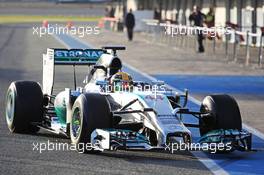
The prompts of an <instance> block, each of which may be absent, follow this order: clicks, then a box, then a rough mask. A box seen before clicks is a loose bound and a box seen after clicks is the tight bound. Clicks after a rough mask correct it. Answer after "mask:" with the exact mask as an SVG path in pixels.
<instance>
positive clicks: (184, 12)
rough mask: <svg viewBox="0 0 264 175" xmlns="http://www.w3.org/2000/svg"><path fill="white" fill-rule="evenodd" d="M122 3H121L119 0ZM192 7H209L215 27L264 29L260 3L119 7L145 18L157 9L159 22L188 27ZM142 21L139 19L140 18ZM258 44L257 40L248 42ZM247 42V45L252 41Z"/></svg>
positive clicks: (187, 0)
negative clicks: (213, 15)
mask: <svg viewBox="0 0 264 175" xmlns="http://www.w3.org/2000/svg"><path fill="white" fill-rule="evenodd" d="M120 2H121V1H120ZM194 5H197V6H200V7H201V10H202V12H203V13H205V14H206V13H207V12H208V11H209V8H210V7H213V8H214V11H215V26H226V22H231V23H234V24H236V25H238V28H237V30H240V31H249V32H252V33H261V30H260V27H263V26H264V1H263V0H124V1H122V6H123V7H125V8H126V9H130V8H131V9H133V10H134V11H135V12H136V13H137V12H139V11H141V13H142V11H145V12H146V13H145V14H148V15H146V17H147V16H148V18H149V16H153V13H154V9H155V8H156V9H157V10H158V11H159V12H161V20H163V21H171V22H172V23H176V24H183V25H190V23H189V20H188V18H189V15H190V14H191V12H192V8H193V6H194ZM150 14H151V15H150ZM140 19H142V17H141V18H140ZM250 40H251V41H252V43H258V40H259V38H257V39H255V38H253V39H250ZM251 41H250V42H251Z"/></svg>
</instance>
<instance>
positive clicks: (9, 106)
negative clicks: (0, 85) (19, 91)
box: [6, 90, 15, 124]
mask: <svg viewBox="0 0 264 175" xmlns="http://www.w3.org/2000/svg"><path fill="white" fill-rule="evenodd" d="M14 113H15V99H14V93H13V92H12V91H11V90H9V91H8V93H7V99H6V120H7V123H8V124H10V123H12V121H13V119H14Z"/></svg>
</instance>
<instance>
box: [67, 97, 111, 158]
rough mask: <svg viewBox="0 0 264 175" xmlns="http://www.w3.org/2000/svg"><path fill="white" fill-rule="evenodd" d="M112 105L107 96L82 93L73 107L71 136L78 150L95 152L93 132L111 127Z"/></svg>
mask: <svg viewBox="0 0 264 175" xmlns="http://www.w3.org/2000/svg"><path fill="white" fill-rule="evenodd" d="M110 114H111V113H110V106H109V103H108V101H107V99H106V97H105V96H103V95H101V94H95V93H87V94H82V95H80V96H79V97H78V98H77V99H76V101H75V102H74V105H73V107H72V119H71V122H70V136H71V141H72V143H73V144H74V145H75V146H76V148H77V150H78V152H80V153H88V152H93V149H92V148H91V133H92V132H93V131H94V130H95V129H97V128H98V129H103V128H110V127H111V115H110Z"/></svg>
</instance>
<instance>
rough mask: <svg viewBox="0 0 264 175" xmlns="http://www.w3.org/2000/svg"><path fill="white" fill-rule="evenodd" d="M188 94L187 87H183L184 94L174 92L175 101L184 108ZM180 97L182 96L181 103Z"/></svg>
mask: <svg viewBox="0 0 264 175" xmlns="http://www.w3.org/2000/svg"><path fill="white" fill-rule="evenodd" d="M188 96H189V91H188V89H184V94H179V93H176V94H175V102H176V103H177V104H178V105H179V106H181V107H182V108H185V107H186V105H187V103H188ZM181 98H184V101H183V104H182V105H181Z"/></svg>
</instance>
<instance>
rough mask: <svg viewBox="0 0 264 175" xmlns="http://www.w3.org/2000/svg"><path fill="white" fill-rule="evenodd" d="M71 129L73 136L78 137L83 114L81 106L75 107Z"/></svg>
mask: <svg viewBox="0 0 264 175" xmlns="http://www.w3.org/2000/svg"><path fill="white" fill-rule="evenodd" d="M71 130H72V135H73V137H74V138H78V137H79V135H80V130H81V116H80V109H79V108H75V110H74V112H73V116H72V127H71Z"/></svg>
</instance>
